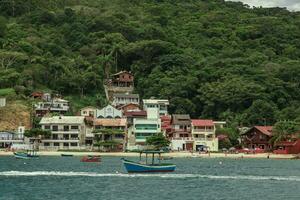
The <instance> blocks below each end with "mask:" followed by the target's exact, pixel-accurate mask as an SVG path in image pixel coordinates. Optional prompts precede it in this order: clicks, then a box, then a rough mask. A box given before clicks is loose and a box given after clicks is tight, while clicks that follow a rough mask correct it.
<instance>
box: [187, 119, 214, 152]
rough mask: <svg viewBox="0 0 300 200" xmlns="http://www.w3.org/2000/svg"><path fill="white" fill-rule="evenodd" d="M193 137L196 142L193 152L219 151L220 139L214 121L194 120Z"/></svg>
mask: <svg viewBox="0 0 300 200" xmlns="http://www.w3.org/2000/svg"><path fill="white" fill-rule="evenodd" d="M192 137H193V140H194V146H193V150H196V151H205V150H209V151H218V138H217V137H216V127H215V124H214V122H213V120H207V119H193V120H192Z"/></svg>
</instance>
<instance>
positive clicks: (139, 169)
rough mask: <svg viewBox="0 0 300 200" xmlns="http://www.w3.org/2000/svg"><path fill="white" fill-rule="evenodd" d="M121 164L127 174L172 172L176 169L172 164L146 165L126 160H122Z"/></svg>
mask: <svg viewBox="0 0 300 200" xmlns="http://www.w3.org/2000/svg"><path fill="white" fill-rule="evenodd" d="M123 164H124V166H125V168H126V170H127V172H128V173H153V172H173V171H175V169H176V165H174V164H164V165H146V164H141V163H137V162H132V161H128V160H123Z"/></svg>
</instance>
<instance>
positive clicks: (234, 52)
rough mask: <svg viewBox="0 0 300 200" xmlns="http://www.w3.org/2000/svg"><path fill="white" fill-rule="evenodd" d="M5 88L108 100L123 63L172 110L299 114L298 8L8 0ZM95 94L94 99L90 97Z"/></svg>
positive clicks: (242, 120) (244, 118)
mask: <svg viewBox="0 0 300 200" xmlns="http://www.w3.org/2000/svg"><path fill="white" fill-rule="evenodd" d="M0 14H1V16H0V48H1V50H0V89H1V88H15V90H16V92H17V93H18V94H25V95H28V94H30V92H31V91H34V90H52V91H57V92H59V93H61V94H63V95H65V96H71V97H73V98H74V96H75V97H76V96H77V97H79V96H85V99H86V101H85V102H88V103H89V102H96V103H98V104H103V102H104V91H103V86H102V82H103V79H104V78H105V77H106V76H108V75H109V74H110V73H114V72H116V71H119V70H122V69H126V70H131V71H132V72H133V73H134V74H135V80H136V83H135V84H136V92H138V93H139V94H140V95H141V96H142V98H149V97H152V96H154V97H157V98H168V99H170V103H171V106H170V111H171V113H190V114H191V116H192V117H208V118H214V119H220V120H227V121H229V122H232V123H235V124H240V125H241V124H242V125H250V124H273V123H274V122H275V121H276V120H279V119H296V118H299V117H300V49H299V48H300V13H299V12H289V11H287V10H285V9H280V8H268V9H267V8H254V9H250V8H248V7H247V6H245V5H243V4H242V3H233V2H224V1H223V0H184V1H183V0H127V1H126V0H51V1H50V0H49V1H46V0H43V1H39V0H27V1H24V0H1V1H0ZM89 99H92V100H91V101H89Z"/></svg>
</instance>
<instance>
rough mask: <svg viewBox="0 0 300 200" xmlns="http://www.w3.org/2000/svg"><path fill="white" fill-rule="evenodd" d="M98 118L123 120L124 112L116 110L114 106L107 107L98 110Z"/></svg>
mask: <svg viewBox="0 0 300 200" xmlns="http://www.w3.org/2000/svg"><path fill="white" fill-rule="evenodd" d="M96 116H97V118H122V116H123V115H122V111H121V110H118V109H116V108H115V107H113V106H112V105H107V106H105V107H104V108H102V109H100V110H99V109H97V110H96Z"/></svg>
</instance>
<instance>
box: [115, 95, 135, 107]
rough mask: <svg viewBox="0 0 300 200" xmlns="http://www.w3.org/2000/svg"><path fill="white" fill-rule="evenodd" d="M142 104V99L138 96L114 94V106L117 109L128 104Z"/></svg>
mask: <svg viewBox="0 0 300 200" xmlns="http://www.w3.org/2000/svg"><path fill="white" fill-rule="evenodd" d="M131 103H132V104H137V105H139V104H140V97H139V95H138V94H129V93H115V94H113V101H112V105H113V106H115V107H116V108H119V107H121V106H124V105H126V104H131Z"/></svg>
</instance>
